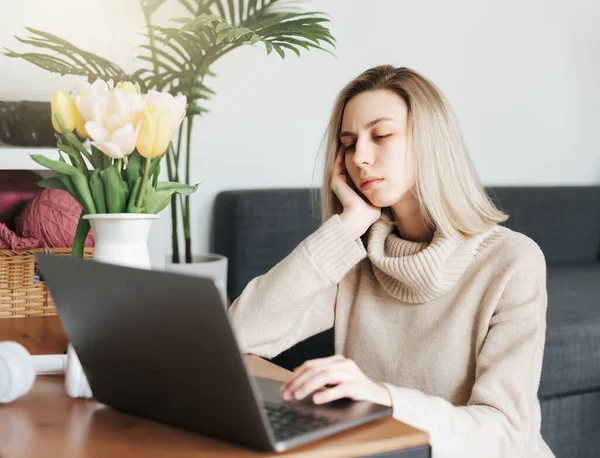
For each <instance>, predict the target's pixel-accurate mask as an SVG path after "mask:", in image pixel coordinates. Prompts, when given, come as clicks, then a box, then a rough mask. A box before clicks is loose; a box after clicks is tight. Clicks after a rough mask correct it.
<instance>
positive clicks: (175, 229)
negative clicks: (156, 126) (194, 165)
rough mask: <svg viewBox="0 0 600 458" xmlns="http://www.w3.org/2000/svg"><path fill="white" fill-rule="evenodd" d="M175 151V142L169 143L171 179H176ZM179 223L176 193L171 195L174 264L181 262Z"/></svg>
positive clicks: (172, 258) (168, 157)
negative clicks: (174, 168) (174, 170)
mask: <svg viewBox="0 0 600 458" xmlns="http://www.w3.org/2000/svg"><path fill="white" fill-rule="evenodd" d="M174 156H175V151H174V149H173V144H170V145H169V151H168V152H167V157H165V160H166V161H167V174H168V175H169V181H175V176H174V174H173V165H172V164H171V160H173V162H174V161H175V157H174ZM178 226H179V225H178V224H177V197H176V195H175V194H173V195H172V196H171V229H172V231H171V247H172V250H173V251H172V253H171V262H172V263H173V264H179V237H178V230H179V228H178Z"/></svg>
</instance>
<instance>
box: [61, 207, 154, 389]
mask: <svg viewBox="0 0 600 458" xmlns="http://www.w3.org/2000/svg"><path fill="white" fill-rule="evenodd" d="M157 218H158V215H154V214H147V213H97V214H90V215H85V216H84V217H83V219H87V220H89V221H90V225H91V226H92V233H93V234H94V255H93V256H92V259H93V260H94V261H99V262H104V263H107V264H117V265H121V266H127V267H136V268H139V269H148V270H149V269H151V267H152V266H151V264H150V253H149V251H148V237H149V236H150V228H151V227H152V222H153V221H154V220H155V219H157ZM67 354H68V355H69V363H68V364H67V370H66V375H65V389H66V391H67V394H68V395H69V396H70V397H72V398H91V397H92V396H93V394H92V390H91V389H90V385H89V383H88V381H87V378H86V376H85V374H84V372H83V368H82V367H81V363H80V362H79V358H78V357H77V354H76V353H75V350H74V349H73V346H72V345H71V344H70V343H69V347H68V349H67Z"/></svg>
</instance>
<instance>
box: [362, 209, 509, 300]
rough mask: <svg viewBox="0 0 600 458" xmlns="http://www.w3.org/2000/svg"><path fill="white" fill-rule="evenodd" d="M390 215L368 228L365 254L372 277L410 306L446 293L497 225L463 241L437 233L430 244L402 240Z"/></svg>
mask: <svg viewBox="0 0 600 458" xmlns="http://www.w3.org/2000/svg"><path fill="white" fill-rule="evenodd" d="M395 226H396V224H395V223H394V221H393V218H392V216H391V214H390V213H388V212H387V211H385V210H384V211H383V212H382V214H381V218H380V219H379V220H378V221H376V222H375V223H374V224H373V225H372V226H371V228H370V230H369V234H368V242H367V253H368V257H369V260H370V261H371V264H372V266H373V272H374V273H375V277H376V278H377V280H378V281H379V283H380V284H381V286H382V287H383V288H384V289H385V290H386V291H387V292H388V293H389V294H390V295H392V296H393V297H395V298H396V299H399V300H401V301H403V302H407V303H410V304H421V303H424V302H427V301H430V300H433V299H436V298H438V297H440V296H441V295H443V294H444V293H446V292H447V291H449V290H450V289H451V288H452V287H453V286H454V285H455V284H456V283H457V282H458V280H459V278H460V277H461V275H462V274H463V273H464V272H465V270H466V269H467V267H469V265H470V264H471V263H472V262H473V260H474V259H475V257H476V255H477V253H478V251H479V249H480V247H481V245H482V242H483V241H484V240H486V238H487V237H488V236H489V235H492V234H496V233H497V232H498V231H497V229H498V226H494V227H493V228H492V229H490V230H489V231H487V232H484V233H482V234H479V235H477V236H474V237H472V238H470V239H468V240H465V241H456V240H453V239H451V238H449V237H445V236H443V235H442V234H441V233H440V231H439V230H437V231H436V232H435V233H434V235H433V239H432V240H431V241H430V242H412V241H409V240H404V239H402V238H401V237H400V236H398V235H397V234H396V233H394V228H395Z"/></svg>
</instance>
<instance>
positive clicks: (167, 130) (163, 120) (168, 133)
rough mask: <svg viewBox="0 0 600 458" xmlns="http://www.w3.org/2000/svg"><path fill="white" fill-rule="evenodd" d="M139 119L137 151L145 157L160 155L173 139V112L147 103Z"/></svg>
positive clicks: (150, 157)
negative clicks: (140, 123)
mask: <svg viewBox="0 0 600 458" xmlns="http://www.w3.org/2000/svg"><path fill="white" fill-rule="evenodd" d="M141 121H142V125H141V127H140V131H139V133H138V137H137V141H136V143H135V146H136V148H137V150H138V153H140V155H142V156H143V157H145V158H147V159H152V158H155V157H157V156H160V155H162V154H163V153H164V152H165V151H166V150H167V148H168V147H169V143H171V140H172V139H173V112H172V111H171V110H168V109H167V110H163V109H160V108H158V107H157V106H156V105H148V106H146V108H145V109H144V112H143V113H142V120H141Z"/></svg>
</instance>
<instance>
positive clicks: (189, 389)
mask: <svg viewBox="0 0 600 458" xmlns="http://www.w3.org/2000/svg"><path fill="white" fill-rule="evenodd" d="M37 259H38V262H39V264H40V267H41V273H42V275H43V277H44V280H45V281H46V283H47V285H48V287H49V289H50V292H51V293H52V296H53V298H54V301H55V303H56V307H57V309H58V313H59V316H60V320H61V322H62V324H63V327H64V329H65V332H66V333H67V336H68V337H69V340H70V342H71V344H72V345H73V347H74V348H75V351H76V352H77V355H78V356H79V360H80V361H81V365H82V367H83V371H84V373H85V375H86V376H87V379H88V382H89V384H90V387H91V389H92V392H93V394H94V397H95V399H96V400H97V401H98V402H100V403H103V404H106V405H108V406H110V407H112V408H114V409H117V410H120V411H123V412H127V413H130V414H134V415H138V416H142V417H145V418H149V419H152V420H155V421H159V422H162V423H166V424H170V425H174V426H178V427H182V428H186V429H189V430H192V431H195V432H198V433H201V434H205V435H208V436H212V437H215V438H219V439H222V440H225V441H229V442H235V443H237V444H240V445H243V446H246V447H248V448H253V449H257V450H263V451H276V452H281V451H285V450H288V449H290V448H293V447H296V446H299V445H303V444H306V443H309V442H312V441H315V440H317V439H320V438H323V437H326V436H329V435H332V434H335V433H338V432H340V431H344V430H347V429H349V428H352V427H355V426H358V425H361V424H363V423H367V422H370V421H373V420H376V419H379V418H382V417H384V416H387V415H390V414H391V408H390V407H385V406H381V405H378V404H373V403H370V402H365V401H353V400H349V399H341V400H338V401H334V402H331V403H328V404H323V405H317V404H314V403H313V402H312V400H311V397H310V396H308V397H307V398H306V399H303V400H300V401H284V400H283V399H282V397H281V395H280V393H279V387H280V382H277V381H274V380H269V379H264V378H260V377H254V376H253V375H252V373H251V371H250V370H249V367H248V366H247V363H246V361H245V357H244V355H243V354H242V353H241V351H240V348H239V346H238V343H237V341H236V338H235V334H234V329H233V328H232V326H231V324H230V321H229V317H228V315H227V307H228V305H227V304H225V303H223V296H222V295H221V294H220V293H219V291H218V289H217V287H216V285H215V283H214V280H212V279H210V278H203V277H193V276H188V275H184V274H179V273H172V272H162V271H152V270H142V269H135V268H131V267H123V266H117V265H111V264H105V263H101V262H97V261H93V260H85V259H81V258H73V257H70V256H59V255H47V254H41V253H40V254H37ZM258 306H260V305H258Z"/></svg>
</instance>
